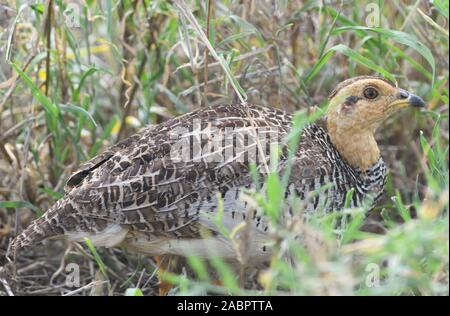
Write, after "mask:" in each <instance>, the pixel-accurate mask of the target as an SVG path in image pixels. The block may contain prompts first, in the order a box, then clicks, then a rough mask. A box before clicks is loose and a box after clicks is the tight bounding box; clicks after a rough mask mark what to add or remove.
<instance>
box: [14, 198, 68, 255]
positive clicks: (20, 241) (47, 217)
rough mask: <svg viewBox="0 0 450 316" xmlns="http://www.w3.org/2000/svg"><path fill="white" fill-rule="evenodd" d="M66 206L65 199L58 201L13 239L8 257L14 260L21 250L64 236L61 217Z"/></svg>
mask: <svg viewBox="0 0 450 316" xmlns="http://www.w3.org/2000/svg"><path fill="white" fill-rule="evenodd" d="M65 204H66V201H65V199H61V200H59V201H57V202H56V203H55V204H54V205H53V206H52V207H51V208H50V209H49V210H47V212H45V213H44V215H43V216H42V217H40V218H38V219H36V220H34V221H33V222H32V223H31V224H30V225H29V226H28V227H27V228H26V229H25V230H24V231H23V232H22V233H21V234H20V235H18V236H16V238H14V239H13V241H12V242H11V244H10V245H9V248H8V253H7V255H8V256H10V257H12V258H14V257H15V255H16V253H17V251H18V250H19V249H21V248H24V247H27V246H31V245H33V244H36V243H38V242H40V241H42V240H44V239H47V238H49V237H53V236H58V235H63V234H64V230H63V229H61V226H60V225H59V216H60V212H61V210H62V209H63V208H64V205H65Z"/></svg>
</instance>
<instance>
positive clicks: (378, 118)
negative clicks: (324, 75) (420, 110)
mask: <svg viewBox="0 0 450 316" xmlns="http://www.w3.org/2000/svg"><path fill="white" fill-rule="evenodd" d="M408 106H415V107H424V106H425V102H424V101H423V100H422V99H421V98H420V97H418V96H416V95H414V94H412V93H409V92H408V91H405V90H403V89H400V88H397V87H396V86H394V85H393V84H392V83H390V82H389V81H387V80H385V79H382V78H378V77H369V76H362V77H355V78H352V79H348V80H345V81H344V82H342V83H340V84H339V85H338V86H337V87H336V88H335V89H334V91H333V92H332V93H331V95H330V105H329V108H328V112H327V128H328V133H329V135H330V138H331V141H332V142H333V144H334V145H335V146H336V148H337V149H338V151H339V152H340V153H341V155H342V156H343V157H344V158H345V159H346V160H347V162H348V163H350V164H351V165H353V166H355V167H360V169H362V170H365V169H367V168H368V167H370V166H371V165H373V164H374V163H375V162H376V161H377V160H378V159H379V157H380V152H379V149H378V146H377V144H376V141H375V138H374V134H375V131H376V129H377V128H378V127H379V126H380V124H381V123H382V122H383V121H384V120H385V119H386V118H388V117H389V116H390V115H392V114H393V113H395V112H397V111H399V110H400V109H403V108H405V107H408Z"/></svg>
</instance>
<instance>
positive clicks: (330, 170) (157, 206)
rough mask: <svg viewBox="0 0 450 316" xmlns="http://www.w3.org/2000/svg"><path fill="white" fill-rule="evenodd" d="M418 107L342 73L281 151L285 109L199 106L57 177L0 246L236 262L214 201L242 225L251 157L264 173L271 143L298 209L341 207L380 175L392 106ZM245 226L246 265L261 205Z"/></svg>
mask: <svg viewBox="0 0 450 316" xmlns="http://www.w3.org/2000/svg"><path fill="white" fill-rule="evenodd" d="M425 106H426V104H425V102H424V101H423V100H422V99H421V98H420V97H419V96H417V95H415V94H413V93H411V92H408V91H406V90H404V89H401V88H399V87H397V86H396V85H394V84H393V83H391V82H390V81H389V80H387V79H385V78H382V77H377V76H358V77H354V78H350V79H347V80H345V81H343V82H341V83H339V84H338V85H337V86H336V87H335V89H334V90H333V91H332V92H331V94H330V95H329V99H328V107H327V110H326V113H325V115H323V116H322V117H320V118H319V119H317V120H316V121H314V122H311V123H309V124H308V125H306V126H305V127H304V128H303V131H302V134H301V136H300V138H299V143H298V146H297V147H296V149H295V151H294V152H293V153H292V154H291V153H290V150H291V151H292V149H289V148H288V146H287V145H286V144H287V142H286V139H287V138H288V135H289V134H290V132H291V131H292V128H293V115H292V114H289V113H287V112H284V111H282V110H280V109H277V108H272V107H265V106H258V105H242V104H223V105H215V106H209V107H202V108H199V109H197V110H195V111H193V112H190V113H187V114H184V115H181V116H178V117H175V118H172V119H169V120H167V121H165V122H163V123H161V124H159V125H152V126H149V127H146V128H144V129H143V130H141V131H139V132H138V133H136V134H134V135H132V136H130V137H129V138H126V139H124V140H122V141H120V142H118V143H117V144H115V145H113V146H111V147H109V148H108V149H106V150H105V151H104V152H102V153H100V154H99V155H97V156H95V157H94V158H92V159H91V160H89V161H87V162H85V163H83V164H81V165H80V166H79V169H78V170H77V171H75V172H74V173H73V174H72V175H71V176H70V177H69V179H68V180H67V182H66V185H65V188H64V190H65V194H64V196H63V197H62V198H61V199H60V200H58V201H56V203H55V204H54V205H53V206H51V207H50V208H49V209H48V210H47V211H46V212H45V213H44V214H43V215H42V216H41V217H40V218H38V219H36V220H35V221H34V222H32V223H31V224H30V225H29V226H28V227H27V228H26V229H25V230H24V231H23V232H22V233H21V234H20V235H18V236H17V237H15V239H13V241H12V242H11V243H10V247H9V253H10V254H14V255H15V254H16V252H17V251H18V250H19V249H21V248H24V247H27V246H30V245H33V244H36V243H38V242H41V241H42V240H44V239H46V238H49V237H55V236H66V237H67V238H68V239H69V240H70V241H75V242H76V241H84V240H85V239H86V238H88V239H90V241H91V242H92V244H93V245H94V246H98V247H118V246H125V247H127V249H131V250H132V251H135V252H138V253H141V254H145V255H149V256H164V255H176V256H186V255H190V254H194V255H197V256H199V257H203V258H207V257H208V256H209V255H210V254H211V251H214V253H215V255H219V256H221V257H223V258H231V259H232V258H236V251H235V249H234V248H233V245H232V244H231V243H230V240H229V239H227V238H226V237H225V236H224V234H223V233H222V231H221V230H220V229H219V228H218V227H217V224H216V223H217V221H216V218H217V212H218V209H219V206H218V205H219V202H220V201H221V202H222V205H223V206H222V215H221V216H222V218H221V219H222V221H223V225H224V226H225V227H227V228H229V229H232V228H233V227H235V226H236V225H238V224H239V223H240V222H242V221H244V220H246V214H247V212H246V208H247V205H246V202H245V201H243V200H242V199H241V198H240V193H242V192H243V190H246V189H249V190H251V189H253V190H255V189H256V184H255V179H254V176H253V175H252V170H251V169H252V164H253V165H255V166H256V172H257V178H259V179H260V180H261V183H264V180H265V179H267V176H268V174H269V172H270V170H269V171H268V170H267V168H268V164H269V163H270V162H271V161H270V157H271V155H270V148H272V147H271V146H269V145H270V144H271V142H272V141H273V142H275V143H277V144H280V148H281V150H279V153H280V155H279V157H278V164H277V165H276V167H275V168H276V171H277V172H279V174H280V175H283V174H285V172H287V171H286V170H287V168H288V166H291V167H290V173H289V175H288V185H287V187H286V196H296V197H298V198H299V199H300V200H301V201H303V202H304V203H303V207H304V211H305V212H306V213H314V212H316V211H318V209H319V208H322V209H325V211H326V212H331V211H339V210H341V209H342V208H343V207H344V204H345V199H346V196H347V193H348V192H349V191H350V190H353V191H354V194H353V196H352V198H351V201H350V205H349V206H350V207H358V206H361V205H362V203H363V202H364V200H365V199H366V198H368V197H371V198H372V200H373V201H374V202H373V203H376V201H378V200H379V199H380V197H381V196H382V193H383V190H384V186H385V183H386V174H387V167H386V164H385V163H384V161H383V158H382V156H381V154H380V149H379V147H378V145H377V142H376V140H375V133H376V131H377V129H378V128H379V127H380V126H381V124H382V122H383V121H385V120H386V119H387V118H388V117H390V116H391V115H392V114H394V113H396V112H398V111H399V110H401V109H403V108H406V107H419V108H423V107H425ZM230 135H231V136H230ZM268 138H269V140H267V139H268ZM255 149H256V150H255ZM263 185H264V184H263ZM323 186H325V187H326V189H325V190H323V191H321V192H320V194H317V195H315V196H314V197H312V198H311V195H310V193H311V192H315V191H317V190H318V189H319V188H321V187H323ZM260 190H261V192H263V191H264V188H262V189H260ZM247 220H248V219H247ZM249 223H250V225H251V229H250V234H251V246H250V247H249V251H248V256H249V258H250V261H254V262H259V261H264V260H267V259H268V258H270V249H268V247H266V244H265V242H266V240H267V235H268V234H269V232H270V230H271V229H272V227H271V222H270V220H269V219H268V216H267V214H266V212H265V211H264V210H263V209H259V208H257V209H256V210H255V211H254V213H253V216H252V218H251V219H250V220H249ZM205 232H207V233H205Z"/></svg>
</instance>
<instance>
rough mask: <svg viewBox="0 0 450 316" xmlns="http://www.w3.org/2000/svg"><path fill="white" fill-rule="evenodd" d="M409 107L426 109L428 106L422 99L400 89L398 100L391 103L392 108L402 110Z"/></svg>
mask: <svg viewBox="0 0 450 316" xmlns="http://www.w3.org/2000/svg"><path fill="white" fill-rule="evenodd" d="M407 106H412V107H417V108H424V107H426V104H425V101H423V100H422V98H421V97H419V96H417V95H415V94H412V93H410V92H408V91H406V90H403V89H400V91H399V94H398V98H397V99H396V100H395V101H394V102H392V103H391V107H393V108H397V109H401V108H404V107H407Z"/></svg>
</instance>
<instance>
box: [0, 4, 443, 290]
mask: <svg viewBox="0 0 450 316" xmlns="http://www.w3.org/2000/svg"><path fill="white" fill-rule="evenodd" d="M174 2H176V3H180V2H181V3H183V2H184V1H174ZM174 2H172V1H119V2H114V1H113V2H110V1H86V2H84V1H83V2H77V1H73V2H72V1H69V2H66V1H56V0H54V1H52V0H47V1H45V2H43V3H42V4H39V5H23V6H20V5H19V3H21V1H8V0H2V1H0V203H2V204H0V267H2V266H3V268H0V269H2V270H0V295H7V294H11V291H12V292H14V293H15V294H18V295H24V294H40V295H44V294H45V295H47V294H48V295H90V294H91V295H93V294H114V295H123V294H124V293H125V290H126V288H140V289H141V290H142V291H143V293H144V295H153V294H155V293H156V292H155V289H156V283H157V279H156V276H155V269H156V264H155V262H154V261H153V260H152V259H151V258H141V257H138V256H135V255H131V254H128V253H127V252H126V251H124V250H122V249H114V250H113V249H109V250H105V249H99V250H98V251H99V253H100V256H101V258H102V259H103V260H104V261H105V266H106V267H107V271H106V274H107V278H105V276H103V275H102V273H99V268H98V265H97V262H96V260H95V259H94V258H93V255H92V254H91V253H90V252H89V250H88V249H87V247H85V246H84V245H83V246H81V245H78V246H76V247H74V248H69V245H68V244H67V243H65V242H63V241H48V242H46V243H44V245H39V246H37V247H34V248H31V249H29V250H26V251H24V252H22V253H21V255H20V257H19V258H18V261H17V264H16V265H15V267H14V268H15V269H16V270H17V279H16V280H12V279H11V278H10V277H9V276H8V275H9V273H8V271H6V269H7V268H6V265H5V264H6V261H5V259H4V254H5V251H6V249H7V246H8V243H9V241H10V240H11V238H12V237H13V236H15V235H16V234H17V233H18V232H20V230H21V229H23V228H24V227H25V226H27V225H28V224H29V223H30V221H31V220H33V219H34V218H36V216H39V214H40V212H42V211H45V210H46V209H47V208H48V206H49V205H51V204H52V203H53V202H54V201H55V200H57V199H58V198H59V197H60V196H61V192H62V188H63V185H64V181H65V180H66V179H67V177H68V175H69V174H70V173H71V172H72V171H74V170H75V169H76V168H77V166H78V165H79V163H81V162H83V161H85V160H87V159H88V158H90V157H92V156H94V155H95V154H96V153H98V152H100V151H101V150H103V149H104V148H106V147H107V146H108V145H110V144H113V143H115V142H116V141H117V140H119V139H123V138H124V137H126V136H128V135H130V134H132V133H134V132H135V131H136V130H138V129H139V128H140V127H142V126H145V125H148V124H157V123H160V122H162V121H165V120H167V119H168V118H170V117H174V116H176V115H179V114H181V113H185V112H188V111H190V110H192V109H195V108H198V107H201V106H205V105H215V104H219V103H229V102H238V100H239V99H240V98H245V97H247V99H246V100H247V102H248V103H249V104H252V103H253V104H262V105H268V106H269V105H270V106H274V107H278V108H282V109H285V110H287V111H290V112H294V111H297V110H300V109H311V108H312V107H313V106H323V105H324V103H325V102H326V99H327V95H328V94H329V92H330V91H331V90H332V89H333V87H334V85H335V84H336V83H338V82H339V81H341V80H343V79H345V78H348V77H351V76H354V75H362V74H373V73H375V68H376V67H374V65H375V66H377V67H378V68H376V69H377V70H378V72H381V73H382V74H384V75H385V76H392V77H394V78H395V79H396V80H397V81H398V83H399V85H400V86H402V87H404V88H407V89H410V90H411V91H414V92H416V94H418V95H421V96H423V97H424V98H425V99H426V100H427V103H428V109H427V111H425V112H424V113H418V112H413V111H409V112H404V113H401V114H399V115H396V116H395V117H393V118H391V119H390V120H389V121H388V122H386V123H385V124H384V127H383V129H382V130H381V131H380V132H379V134H378V136H377V137H378V139H379V143H380V147H381V149H382V154H383V157H384V158H385V161H386V162H387V165H388V166H389V167H390V169H391V172H390V176H389V183H388V189H387V193H386V198H385V200H384V201H383V203H382V205H381V206H379V207H377V208H376V209H375V210H372V212H371V213H370V215H369V217H368V218H367V219H365V223H364V225H363V226H364V227H359V226H358V228H360V230H363V231H371V232H377V233H383V234H386V233H387V236H388V237H386V239H385V240H384V241H383V240H382V239H375V240H378V242H381V243H382V244H384V245H391V246H392V247H391V248H389V247H387V248H384V250H383V251H380V257H379V258H378V257H377V256H375V255H373V254H370V255H367V254H360V253H359V251H360V250H361V249H363V250H364V249H365V250H367V249H371V247H375V246H374V245H373V243H370V241H373V240H374V239H364V238H362V237H360V236H359V235H358V236H359V237H355V238H350V240H351V241H355V240H358V242H357V243H356V244H354V243H351V244H347V245H346V246H348V247H347V248H345V247H344V249H346V251H348V252H345V251H344V252H342V253H341V251H343V250H342V249H341V248H340V247H337V246H330V247H331V248H330V249H331V250H330V249H329V248H324V247H325V246H323V245H324V243H319V245H315V244H314V242H313V246H311V247H313V248H314V249H313V250H310V252H308V251H307V253H309V254H311V253H315V255H314V256H312V257H311V258H310V259H311V261H309V262H310V264H311V263H314V264H316V265H319V266H320V265H327V264H330V265H333V264H334V267H335V268H336V270H339V269H341V268H342V270H339V272H336V274H331V275H329V274H327V276H328V277H327V276H324V275H323V274H320V273H318V271H316V270H314V271H312V270H311V267H310V266H308V265H307V264H305V265H299V266H298V267H297V269H296V271H294V272H295V273H294V274H295V275H296V276H299V275H314V276H317V277H315V278H313V277H311V279H305V282H304V283H305V285H304V288H296V287H289V286H287V285H283V286H281V288H283V289H285V290H286V289H287V290H291V291H292V292H293V293H296V294H354V293H360V294H376V291H371V290H367V292H365V291H364V290H360V291H359V292H358V290H355V287H354V286H348V285H355V284H359V283H358V278H361V277H363V275H364V273H363V272H361V271H360V270H361V267H363V266H364V265H363V263H364V262H365V261H367V262H371V261H370V260H376V262H378V261H377V260H379V261H380V262H385V261H386V260H388V259H387V258H393V257H394V254H396V253H397V252H398V251H399V250H396V249H397V248H396V247H397V246H399V247H400V246H401V245H402V244H401V243H405V244H407V245H408V247H407V248H408V249H409V247H413V246H415V244H411V243H413V242H417V243H418V244H417V246H419V243H420V238H419V239H417V240H416V239H408V238H410V237H411V236H409V235H408V236H407V237H408V238H406V237H405V238H403V237H402V238H403V239H401V238H400V237H398V236H403V235H402V234H404V233H405V232H406V231H408V230H407V229H411V228H408V227H409V226H412V227H413V228H412V232H413V233H414V229H416V233H417V234H420V233H422V232H423V231H427V230H428V229H429V227H435V228H433V232H431V233H430V234H431V235H430V239H429V240H427V242H429V243H430V245H433V243H435V242H436V241H437V240H440V239H442V243H443V247H444V248H443V249H440V252H439V253H438V254H436V253H434V254H433V252H432V251H431V250H429V249H428V248H427V250H426V251H425V250H424V252H423V254H422V255H423V256H429V258H432V260H434V261H437V262H439V261H440V262H441V265H442V266H441V267H437V268H435V267H434V266H435V265H433V268H432V269H428V268H426V269H424V270H423V271H422V270H420V269H421V268H420V267H419V266H420V265H421V263H420V262H414V261H411V263H410V265H409V263H408V264H407V266H408V267H413V266H418V267H417V270H416V271H415V272H416V273H418V274H419V275H420V280H419V278H417V280H416V279H414V278H413V277H411V276H405V277H403V279H400V281H404V284H403V283H401V282H400V283H401V285H399V288H392V287H389V288H382V290H380V293H382V294H386V293H391V294H392V293H394V294H395V293H398V294H400V293H402V294H423V295H427V294H430V295H431V294H443V293H445V290H443V289H442V288H441V287H440V286H442V285H445V286H447V294H448V223H447V225H445V223H446V222H448V200H447V201H444V200H443V199H442V196H443V195H445V194H448V167H447V169H446V170H445V168H444V169H441V170H437V171H436V170H434V171H436V172H434V173H433V177H432V178H433V179H434V180H436V181H437V182H439V183H438V185H437V186H432V185H431V184H430V181H431V180H430V178H429V177H427V176H426V171H427V170H429V167H430V166H431V168H433V167H436V166H437V164H434V165H433V164H432V163H430V156H429V155H427V154H426V153H425V154H424V151H423V145H422V146H421V144H420V142H419V131H423V135H424V137H425V138H426V139H428V140H429V141H430V143H431V145H432V147H433V148H436V143H437V142H438V141H439V142H440V143H441V144H442V147H443V148H444V152H443V153H441V154H442V155H441V157H439V159H441V160H443V161H442V162H443V163H442V164H441V165H445V166H448V151H447V152H446V151H445V148H448V138H449V137H448V109H449V104H448V69H449V65H448V53H449V52H448V11H447V16H446V15H445V14H444V13H443V11H440V9H439V4H440V3H447V10H448V1H435V2H434V3H435V4H434V5H433V4H431V3H429V2H428V1H417V2H415V3H411V2H410V1H400V0H395V1H384V4H383V6H382V7H381V10H380V16H381V17H382V19H381V26H382V27H383V28H384V29H390V30H395V31H400V32H404V33H402V34H406V35H401V36H400V37H401V38H406V37H405V36H412V38H413V39H414V41H413V44H415V45H418V44H417V43H422V44H423V46H420V47H419V49H418V48H417V46H416V47H415V46H414V45H403V44H405V43H402V42H401V41H400V42H399V39H398V38H396V37H395V36H394V35H395V34H393V33H387V34H382V33H377V32H373V31H370V30H367V29H362V28H359V29H358V27H367V26H370V25H367V23H368V21H369V23H370V19H369V20H367V19H368V18H370V16H369V15H370V13H371V12H372V11H371V8H373V5H375V6H376V5H379V3H378V1H375V2H373V3H372V2H367V3H366V1H343V2H342V3H341V1H326V3H327V5H325V6H321V5H319V4H318V3H316V1H284V0H280V1H237V0H221V1H187V3H188V5H187V6H186V7H182V8H184V11H185V12H184V13H182V12H183V10H181V12H180V10H179V9H177V7H176V6H175V4H174ZM206 3H210V5H211V7H210V10H208V8H207V7H206ZM370 5H372V7H371V6H370ZM364 8H365V9H366V10H364ZM71 9H72V10H74V11H70V10H71ZM419 9H420V10H419ZM190 12H192V17H193V19H194V20H189V19H188V18H187V17H188V16H189V13H190ZM77 14H79V15H77ZM208 17H209V20H208ZM194 22H198V23H199V25H200V29H201V30H203V31H205V30H206V29H207V28H208V29H209V41H210V43H211V48H212V49H209V50H208V51H206V50H205V45H204V43H205V40H204V38H202V37H201V36H200V35H199V33H198V29H196V28H195V27H194V24H193V23H194ZM346 27H347V28H349V29H345V28H346ZM402 36H403V37H402ZM337 45H345V47H346V49H342V46H339V47H338V48H336V46H337ZM335 48H336V49H335ZM330 49H331V50H330ZM350 49H351V51H350V52H349V50H350ZM207 52H209V54H207ZM427 52H428V53H429V54H431V55H432V58H433V63H434V64H433V63H430V60H427V59H426V58H425V57H426V56H427V54H426V53H427ZM215 54H217V56H215ZM208 56H209V57H208ZM216 57H219V60H217V58H216ZM325 57H327V58H328V57H329V58H330V59H328V60H326V59H325ZM205 58H208V59H207V60H206V59H205ZM321 61H326V62H324V63H323V64H321V63H320V62H321ZM11 63H13V64H11ZM433 66H434V67H435V69H436V72H435V74H433V69H432V68H433ZM15 68H16V69H15ZM18 70H22V71H23V73H24V74H23V75H19V71H18ZM205 79H206V82H205ZM27 80H28V81H29V82H28V83H27ZM433 82H434V86H432V83H433ZM33 88H34V89H33ZM438 117H440V120H439V121H438V120H437V118H438ZM435 126H437V128H434V127H435ZM433 131H434V132H433ZM431 162H432V161H431ZM441 165H440V166H441ZM442 170H444V171H443V172H442ZM436 188H438V189H436ZM393 196H398V197H400V196H401V199H402V203H399V200H398V199H397V200H393V199H392V198H391V197H393ZM424 199H427V200H428V202H425V203H422V201H423V200H424ZM440 199H441V200H440ZM439 201H441V202H439ZM439 203H441V204H439ZM426 207H428V208H429V209H430V210H431V211H429V213H430V214H434V215H432V216H431V217H432V220H433V221H436V223H435V225H432V224H431V223H429V222H426V220H425V219H423V218H422V219H420V218H419V220H413V221H412V222H409V223H407V224H405V225H401V224H400V225H396V224H392V223H391V222H390V221H388V220H387V218H389V217H392V218H395V219H396V220H394V222H399V223H402V222H404V221H405V217H404V216H402V215H404V214H403V213H402V212H401V211H399V210H400V209H406V212H407V213H408V214H412V217H413V218H415V217H416V213H417V211H418V210H417V209H419V212H420V209H422V210H424V209H425V208H426ZM427 210H428V209H427ZM433 212H434V213H433ZM426 214H428V213H426ZM419 217H420V216H419ZM427 223H428V224H427ZM408 225H409V226H408ZM315 229H316V228H315ZM321 229H323V231H322V233H326V232H327V231H328V230H327V229H324V228H321ZM422 229H423V231H422ZM358 231H359V230H358ZM433 233H434V235H433ZM445 234H447V237H445V236H444V235H445ZM352 236H353V235H352ZM382 236H384V235H382ZM393 236H394V237H393ZM371 237H373V236H372V235H371ZM391 237H392V238H391ZM380 238H382V237H380ZM424 238H425V237H424ZM323 239H324V240H327V241H329V240H332V239H333V238H331V239H330V238H328V237H323ZM395 242H397V243H398V244H395ZM314 245H315V246H314ZM351 245H354V246H351ZM396 245H397V246H396ZM427 245H428V244H427ZM351 247H355V248H351ZM358 247H360V248H358ZM424 247H425V246H424ZM445 247H447V248H446V249H447V252H446V255H445ZM355 249H356V250H355ZM355 251H357V252H358V253H357V254H356V255H355ZM402 251H403V250H402ZM408 251H409V250H408ZM408 251H407V250H404V252H402V253H401V254H400V253H399V254H398V255H399V258H404V257H403V255H405V256H407V255H408V253H409V252H408ZM363 252H364V251H363ZM369 253H370V251H369ZM434 255H436V256H437V257H436V258H435V257H433V256H434ZM336 256H337V257H336ZM360 256H362V259H361V257H360ZM383 256H384V257H383ZM439 256H441V257H439ZM411 258H415V257H411ZM427 258H428V257H425V259H427ZM348 260H351V262H353V263H352V264H348ZM383 260H385V261H383ZM399 260H400V261H401V262H404V261H402V260H403V259H399ZM430 260H431V259H430ZM191 261H195V259H191ZM434 261H433V262H434ZM68 262H72V263H77V264H78V265H79V267H80V275H81V280H80V281H81V286H82V288H81V289H77V288H71V287H67V286H66V284H65V280H66V278H67V275H68V274H69V272H70V271H66V270H65V267H66V264H67V263H68ZM191 264H192V262H191ZM194 266H195V262H194ZM186 269H187V270H192V269H190V268H186ZM202 269H203V268H198V266H197V268H195V267H194V269H193V270H194V272H197V274H199V273H200V274H201V273H202V272H201V271H202ZM216 269H217V267H216ZM277 269H281V270H282V268H280V267H278V266H276V267H275V270H273V271H270V270H269V272H267V273H266V274H265V275H264V277H265V280H266V281H267V280H269V279H271V278H273V276H274V275H281V276H283V274H282V273H281V274H276V273H275V272H277V271H278V270H277ZM213 270H214V269H213ZM218 270H220V269H218ZM419 270H420V272H418V271H419ZM274 271H275V272H274ZM194 272H192V271H187V272H186V274H188V275H193V274H195V273H194ZM219 272H220V271H219ZM278 272H279V271H278ZM270 273H272V275H270ZM408 273H414V271H409V272H408ZM219 274H220V275H221V273H219ZM222 276H223V275H222ZM333 277H334V279H333ZM250 278H253V279H256V276H253V275H252V276H251V277H250ZM225 279H226V277H225ZM281 279H282V278H281ZM105 280H106V281H105ZM355 280H356V281H355ZM411 280H414V282H413V281H411ZM175 281H176V280H175ZM178 281H179V280H178ZM359 281H360V280H359ZM230 282H231V281H230ZM280 282H282V281H280ZM309 282H310V283H309ZM415 282H416V283H415ZM254 283H255V282H254ZM269 283H270V282H269ZM205 284H206V285H205ZM346 284H348V285H346ZM179 285H180V287H177V288H176V289H175V290H174V293H180V292H181V293H188V294H193V293H202V291H204V290H205V289H208V286H207V285H208V282H206V283H205V282H203V283H199V284H196V283H195V282H194V283H192V284H191V283H189V282H188V283H186V282H185V281H180V282H179ZM403 285H404V286H403ZM230 286H231V285H230ZM250 287H252V286H250ZM356 287H357V286H356ZM210 288H211V287H209V289H210ZM254 289H256V287H255V288H254ZM383 290H384V292H383ZM232 292H233V291H232ZM234 292H236V291H234Z"/></svg>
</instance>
